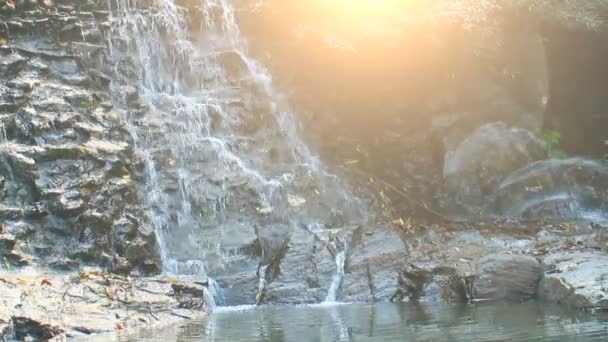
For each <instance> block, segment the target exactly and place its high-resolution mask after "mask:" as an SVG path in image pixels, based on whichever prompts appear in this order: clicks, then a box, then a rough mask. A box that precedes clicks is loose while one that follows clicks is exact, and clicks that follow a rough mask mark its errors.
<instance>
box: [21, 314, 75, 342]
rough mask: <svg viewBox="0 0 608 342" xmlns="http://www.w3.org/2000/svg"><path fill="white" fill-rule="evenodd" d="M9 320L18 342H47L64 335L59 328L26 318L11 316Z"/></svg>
mask: <svg viewBox="0 0 608 342" xmlns="http://www.w3.org/2000/svg"><path fill="white" fill-rule="evenodd" d="M11 320H12V322H13V329H14V332H15V337H16V339H17V340H20V341H22V340H28V339H35V340H36V341H48V340H50V339H52V338H54V337H57V336H59V335H61V334H63V333H64V331H63V329H62V328H60V327H59V326H55V325H52V324H51V323H48V322H43V321H41V320H39V319H36V318H32V317H28V316H13V317H12V319H11Z"/></svg>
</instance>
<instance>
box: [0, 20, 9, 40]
mask: <svg viewBox="0 0 608 342" xmlns="http://www.w3.org/2000/svg"><path fill="white" fill-rule="evenodd" d="M8 32H9V31H8V24H7V23H5V22H2V21H0V46H4V45H8V43H9V36H8Z"/></svg>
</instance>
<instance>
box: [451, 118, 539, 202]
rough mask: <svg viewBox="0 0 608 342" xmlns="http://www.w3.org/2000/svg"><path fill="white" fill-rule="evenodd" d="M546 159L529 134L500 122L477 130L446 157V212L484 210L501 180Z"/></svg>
mask: <svg viewBox="0 0 608 342" xmlns="http://www.w3.org/2000/svg"><path fill="white" fill-rule="evenodd" d="M546 156H547V150H546V147H545V144H544V143H543V142H542V141H540V140H539V139H537V138H536V136H535V135H534V134H533V133H531V132H530V131H528V130H525V129H521V128H514V127H509V126H507V125H506V124H504V123H501V122H497V123H492V124H487V125H484V126H482V127H480V128H478V129H477V130H476V131H475V132H474V133H473V134H472V135H470V136H469V137H467V138H466V139H465V140H464V141H462V142H461V143H460V144H458V145H456V146H454V148H453V149H451V150H450V151H448V152H447V153H446V157H445V163H444V177H445V186H446V191H447V192H448V193H449V194H450V195H451V196H450V198H449V201H448V202H447V203H444V207H445V209H446V210H447V211H449V212H453V213H454V214H462V213H468V214H478V213H480V212H482V211H484V210H487V209H488V208H487V204H488V198H489V197H490V196H492V195H493V193H494V192H495V191H496V189H497V188H498V186H499V184H500V183H501V181H502V180H503V179H504V178H506V177H507V176H508V175H509V174H510V173H512V172H513V171H515V170H517V169H519V168H521V167H523V166H525V165H527V164H529V163H531V162H534V161H537V160H540V159H544V158H545V157H546ZM490 209H491V208H490Z"/></svg>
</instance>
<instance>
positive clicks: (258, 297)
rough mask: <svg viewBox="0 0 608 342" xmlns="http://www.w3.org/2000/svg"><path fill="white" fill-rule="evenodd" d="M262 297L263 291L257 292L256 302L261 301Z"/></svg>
mask: <svg viewBox="0 0 608 342" xmlns="http://www.w3.org/2000/svg"><path fill="white" fill-rule="evenodd" d="M260 298H262V293H261V292H258V293H256V294H255V302H256V303H259V302H260Z"/></svg>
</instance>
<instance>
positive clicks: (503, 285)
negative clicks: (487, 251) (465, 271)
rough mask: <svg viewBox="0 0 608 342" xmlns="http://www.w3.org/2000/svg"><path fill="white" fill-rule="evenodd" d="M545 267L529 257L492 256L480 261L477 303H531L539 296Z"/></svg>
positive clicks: (476, 291)
mask: <svg viewBox="0 0 608 342" xmlns="http://www.w3.org/2000/svg"><path fill="white" fill-rule="evenodd" d="M541 274H542V272H541V267H540V264H539V262H538V260H536V259H535V258H533V257H531V256H525V255H513V254H491V255H488V256H485V257H483V258H482V259H481V260H480V261H479V270H478V273H477V275H476V277H475V281H474V286H473V289H474V298H475V299H476V300H515V301H521V300H528V299H532V298H533V297H534V296H535V295H536V289H537V286H538V282H539V281H540V278H541Z"/></svg>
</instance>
